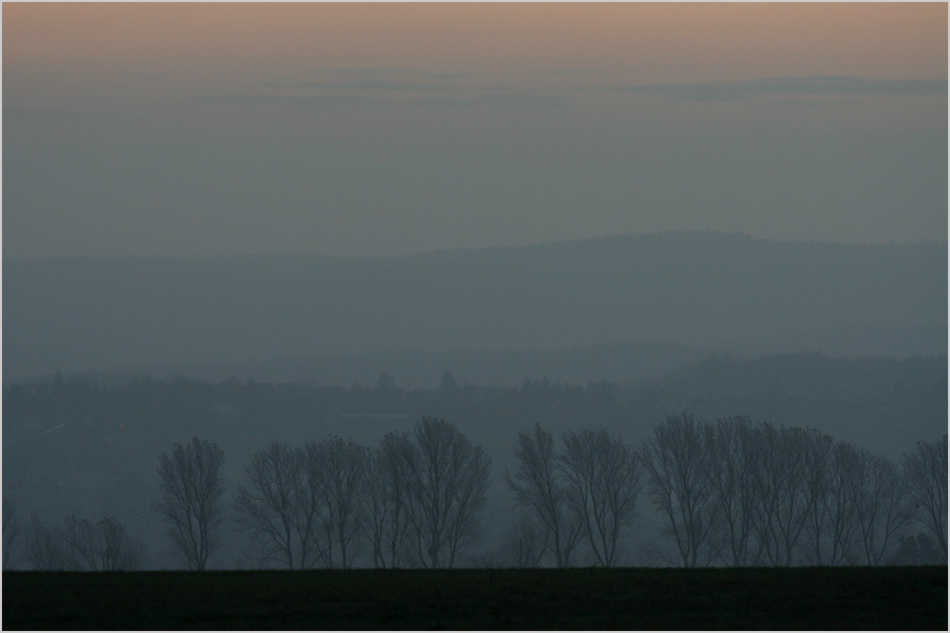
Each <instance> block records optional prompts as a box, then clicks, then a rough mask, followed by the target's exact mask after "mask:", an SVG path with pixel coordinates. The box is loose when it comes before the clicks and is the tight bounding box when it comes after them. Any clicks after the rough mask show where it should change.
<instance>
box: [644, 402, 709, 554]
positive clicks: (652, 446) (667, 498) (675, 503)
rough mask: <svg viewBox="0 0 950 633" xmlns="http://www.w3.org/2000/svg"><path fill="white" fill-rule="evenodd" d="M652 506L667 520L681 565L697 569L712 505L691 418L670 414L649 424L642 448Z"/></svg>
mask: <svg viewBox="0 0 950 633" xmlns="http://www.w3.org/2000/svg"><path fill="white" fill-rule="evenodd" d="M641 459H642V462H643V466H644V468H645V469H646V473H647V476H648V481H649V486H650V496H651V498H652V500H653V503H654V505H655V506H656V507H657V509H658V510H659V511H660V512H661V514H663V516H664V517H665V518H666V520H667V521H668V524H669V530H670V533H671V534H672V535H673V538H674V540H675V542H676V547H677V549H678V551H679V554H680V558H681V559H682V563H683V566H684V567H695V566H696V565H697V564H698V563H699V553H700V550H701V549H702V548H704V547H705V546H706V545H707V543H708V541H709V539H710V535H711V534H712V530H713V527H714V519H715V516H716V506H715V504H714V503H713V495H712V489H713V486H712V483H711V478H710V477H709V476H708V473H709V470H710V468H709V464H708V463H707V462H708V460H709V459H710V455H709V453H708V452H707V451H706V450H705V448H704V446H703V436H702V431H701V430H700V427H699V425H697V424H696V422H695V421H694V420H693V418H692V416H689V415H686V414H683V416H682V417H680V416H670V417H668V418H667V419H666V422H665V423H664V424H655V425H654V426H653V437H652V438H651V439H649V440H647V441H646V442H644V444H643V450H642V452H641Z"/></svg>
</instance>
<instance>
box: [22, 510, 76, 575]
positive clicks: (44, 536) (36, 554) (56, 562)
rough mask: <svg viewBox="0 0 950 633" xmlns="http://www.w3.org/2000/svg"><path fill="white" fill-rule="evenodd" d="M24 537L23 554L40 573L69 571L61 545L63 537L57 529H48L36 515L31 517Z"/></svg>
mask: <svg viewBox="0 0 950 633" xmlns="http://www.w3.org/2000/svg"><path fill="white" fill-rule="evenodd" d="M24 536H25V538H24V552H23V553H24V556H25V558H26V560H27V562H28V563H30V564H31V565H33V567H34V569H37V570H40V571H63V570H65V569H67V560H66V555H65V554H64V552H63V548H62V545H61V541H62V536H61V534H59V532H58V531H57V530H56V529H55V528H52V527H47V526H46V525H44V524H43V522H42V521H41V520H40V518H39V517H38V516H37V515H35V514H34V515H32V516H31V517H30V525H29V526H28V527H27V530H26V534H25V535H24Z"/></svg>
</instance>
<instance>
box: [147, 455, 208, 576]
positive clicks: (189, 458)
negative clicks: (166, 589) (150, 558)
mask: <svg viewBox="0 0 950 633" xmlns="http://www.w3.org/2000/svg"><path fill="white" fill-rule="evenodd" d="M158 462H159V467H158V475H159V479H160V491H161V498H160V500H159V501H158V503H157V504H156V509H157V511H158V512H160V513H161V515H162V516H163V517H164V519H165V520H166V522H167V523H168V525H169V536H170V537H171V539H172V542H173V543H174V544H175V546H176V547H177V548H178V549H179V550H180V551H181V553H182V554H183V555H184V556H185V559H186V561H187V563H188V567H189V569H195V570H204V569H205V566H206V565H207V562H208V558H209V557H210V556H211V554H212V553H213V552H214V550H215V548H216V546H217V532H218V528H219V527H220V525H221V522H222V519H223V513H224V506H223V503H222V496H223V495H224V484H223V483H222V481H221V476H220V470H221V466H222V465H223V464H224V451H222V450H221V449H220V448H218V446H217V445H216V444H215V443H214V442H209V441H207V440H199V439H198V438H197V437H194V438H192V440H191V441H190V442H188V443H186V444H181V443H176V444H175V445H174V446H173V447H172V452H171V455H168V454H167V453H162V454H161V455H159V456H158Z"/></svg>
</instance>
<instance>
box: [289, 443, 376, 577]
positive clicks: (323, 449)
mask: <svg viewBox="0 0 950 633" xmlns="http://www.w3.org/2000/svg"><path fill="white" fill-rule="evenodd" d="M368 468H369V452H368V449H367V448H366V447H365V446H361V445H359V444H357V443H356V442H354V441H352V440H344V439H342V438H339V437H331V438H327V439H323V440H320V441H318V442H308V443H307V447H306V461H305V463H304V473H305V479H306V481H307V484H308V485H309V487H310V490H311V491H313V492H314V494H315V495H316V498H317V500H318V501H319V505H318V506H317V507H318V514H319V515H320V517H321V524H322V529H323V532H324V534H325V535H326V543H327V547H326V548H322V549H321V551H322V552H323V553H324V554H323V558H324V562H325V564H326V566H327V567H334V566H335V562H334V561H335V559H334V551H338V552H339V554H340V566H341V567H342V568H344V569H346V568H348V567H349V566H350V565H351V564H352V562H353V560H352V553H351V552H350V544H351V543H352V541H353V539H354V538H355V537H356V535H357V534H358V532H359V530H360V520H361V517H360V516H359V513H360V509H361V508H360V505H361V502H360V496H361V495H362V494H363V492H364V485H365V479H366V473H367V470H368Z"/></svg>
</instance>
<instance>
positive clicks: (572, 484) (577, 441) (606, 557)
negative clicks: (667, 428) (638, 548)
mask: <svg viewBox="0 0 950 633" xmlns="http://www.w3.org/2000/svg"><path fill="white" fill-rule="evenodd" d="M558 468H559V469H560V471H561V472H562V473H563V474H564V476H565V478H566V480H567V481H568V482H569V483H568V500H569V503H570V504H571V506H572V508H573V510H574V512H575V513H576V515H577V516H579V517H581V518H582V520H583V523H584V532H585V533H586V534H587V537H588V542H589V543H590V546H591V549H592V550H593V552H594V556H595V557H596V558H597V562H598V563H599V564H600V565H601V566H603V567H611V566H613V565H614V563H615V562H616V560H617V545H618V543H619V540H620V533H621V530H622V529H623V528H624V527H626V526H628V525H630V522H631V521H632V520H633V518H634V517H635V516H636V515H635V510H636V501H637V494H638V493H639V491H640V474H641V471H640V465H639V463H638V460H637V456H636V453H634V451H633V449H631V448H630V446H628V445H627V444H626V443H625V442H624V441H623V440H622V439H620V437H618V436H616V435H612V434H610V433H608V432H607V431H606V430H605V429H600V430H597V431H593V430H589V429H584V430H583V431H581V432H580V433H573V432H568V433H565V434H564V451H563V452H562V453H561V455H560V456H559V457H558Z"/></svg>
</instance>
